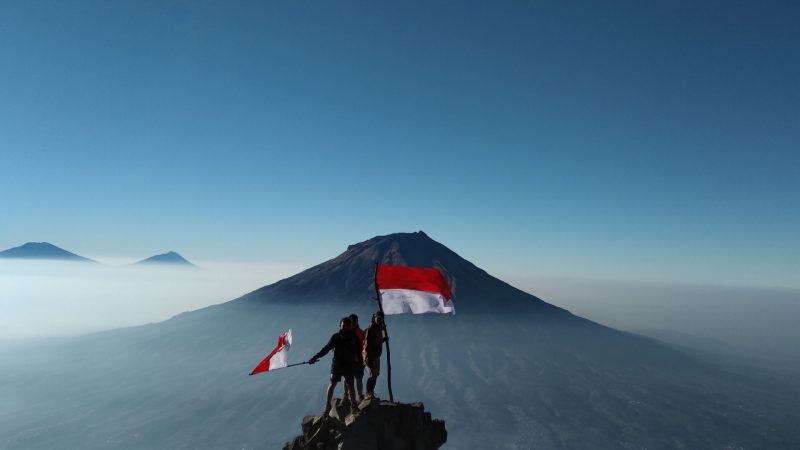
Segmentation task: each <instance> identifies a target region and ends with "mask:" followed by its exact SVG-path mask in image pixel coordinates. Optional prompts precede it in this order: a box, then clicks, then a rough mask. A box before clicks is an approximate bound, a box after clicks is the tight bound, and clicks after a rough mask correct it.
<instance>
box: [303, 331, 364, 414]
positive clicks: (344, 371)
mask: <svg viewBox="0 0 800 450" xmlns="http://www.w3.org/2000/svg"><path fill="white" fill-rule="evenodd" d="M357 343H358V338H357V337H356V335H355V334H354V333H353V330H351V323H350V318H349V317H343V318H342V319H341V320H340V321H339V332H338V333H335V334H333V336H331V338H330V339H329V340H328V343H327V344H325V346H324V347H322V350H320V351H319V352H317V354H316V355H314V356H312V357H311V359H310V360H308V363H309V364H315V363H316V362H317V361H319V359H320V358H322V357H323V356H325V355H327V354H328V352H330V351H331V350H333V360H332V361H331V376H330V384H328V391H327V398H326V402H325V411H324V412H323V413H322V415H323V416H327V415H328V413H329V412H330V410H331V402H332V401H333V390H334V389H335V388H336V385H337V384H338V383H339V381H341V380H342V378H344V398H348V397H349V398H350V399H355V395H353V371H354V368H355V357H354V355H355V352H356V348H357V345H358V344H357ZM355 406H356V405H355V403H354V402H353V401H351V403H350V408H351V409H353V408H355Z"/></svg>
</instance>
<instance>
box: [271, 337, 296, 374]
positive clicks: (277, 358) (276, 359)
mask: <svg viewBox="0 0 800 450" xmlns="http://www.w3.org/2000/svg"><path fill="white" fill-rule="evenodd" d="M291 346H292V330H289V331H287V332H286V340H285V341H284V344H283V348H282V349H280V350H278V351H277V352H276V353H275V354H274V355H272V358H270V360H269V370H275V369H282V368H284V367H286V366H288V365H289V347H291Z"/></svg>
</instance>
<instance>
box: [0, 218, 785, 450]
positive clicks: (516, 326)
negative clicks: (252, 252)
mask: <svg viewBox="0 0 800 450" xmlns="http://www.w3.org/2000/svg"><path fill="white" fill-rule="evenodd" d="M376 262H383V263H391V264H406V265H414V266H426V267H437V268H439V269H440V270H442V272H443V273H445V275H446V277H447V278H448V279H449V280H450V283H451V285H452V286H453V290H454V293H455V302H456V308H457V311H458V314H456V315H455V316H451V315H424V316H411V315H401V316H390V317H388V318H387V324H388V326H389V329H390V333H391V336H392V340H391V345H392V365H393V380H394V393H395V397H396V398H397V399H398V400H401V401H414V400H421V401H423V402H424V403H425V406H426V409H427V410H429V411H431V412H432V413H433V414H434V415H435V416H436V417H441V418H443V419H445V420H446V422H447V427H448V432H449V436H448V444H446V446H445V448H453V449H464V448H475V449H487V448H506V449H529V448H535V449H559V448H581V449H583V448H595V449H603V448H608V449H618V448H665V449H666V448H669V449H672V448H726V447H730V448H740V447H741V448H797V447H798V445H800V439H798V431H797V423H800V422H798V414H797V407H796V403H795V400H796V398H797V397H796V394H795V393H791V392H776V390H775V387H774V386H769V385H767V384H765V383H762V382H759V381H756V380H755V379H753V378H750V377H747V376H743V375H740V374H735V373H734V372H732V371H731V370H729V369H727V368H722V367H717V366H711V365H709V364H706V363H704V362H702V361H699V360H697V359H696V357H692V356H687V355H686V354H683V353H681V352H679V351H676V350H673V349H671V348H668V347H665V346H663V345H661V344H659V343H657V342H654V341H651V340H648V339H645V338H642V337H639V336H636V335H632V334H629V333H623V332H619V331H616V330H613V329H610V328H607V327H604V326H602V325H599V324H596V323H593V322H591V321H588V320H585V319H582V318H580V317H577V316H574V315H572V314H570V313H569V312H567V311H565V310H563V309H560V308H557V307H555V306H553V305H550V304H548V303H546V302H544V301H542V300H540V299H538V298H536V297H534V296H533V295H530V294H527V293H525V292H522V291H520V290H518V289H515V288H513V287H512V286H509V285H508V284H506V283H504V282H502V281H500V280H498V279H496V278H494V277H492V276H490V275H489V274H487V273H486V272H485V271H483V270H481V269H479V268H477V267H476V266H475V265H473V264H472V263H470V262H468V261H466V260H464V259H463V258H461V257H459V256H458V255H457V254H456V253H454V252H453V251H451V250H449V249H447V248H446V247H445V246H443V245H441V244H439V243H437V242H435V241H433V240H432V239H430V238H429V237H428V236H426V235H425V234H424V233H421V232H419V233H401V234H393V235H389V236H382V237H376V238H373V239H370V240H368V241H365V242H362V243H360V244H356V245H351V246H350V247H348V248H347V250H346V251H345V252H344V253H342V254H341V255H339V256H338V257H336V258H334V259H332V260H329V261H327V262H324V263H322V264H320V265H318V266H315V267H312V268H310V269H308V270H306V271H304V272H302V273H299V274H297V275H295V276H293V277H290V278H287V279H285V280H282V281H279V282H277V283H275V284H272V285H270V286H266V287H264V288H261V289H258V290H256V291H254V292H251V293H249V294H247V295H244V296H242V297H240V298H239V299H236V300H234V301H231V302H228V303H224V304H220V305H216V306H213V307H209V308H205V309H202V310H199V311H194V312H189V313H184V314H181V315H178V316H176V317H174V318H172V319H170V320H168V321H165V322H162V323H158V324H153V325H147V326H142V327H135V328H129V329H123V330H116V331H111V332H105V333H99V334H94V335H88V336H83V337H80V338H73V339H66V340H47V341H36V342H29V343H24V344H17V345H13V346H10V345H6V346H4V347H2V348H0V361H2V362H3V363H2V364H3V366H2V370H0V398H3V399H4V401H5V402H6V405H9V406H8V407H0V414H2V416H0V443H2V445H0V446H2V447H3V448H237V449H240V448H279V447H280V445H281V444H282V443H283V442H284V441H285V440H288V439H289V438H291V437H292V436H293V435H294V434H296V423H297V421H298V420H299V418H300V417H302V416H303V415H305V414H310V413H318V412H319V411H320V410H321V408H322V406H323V399H322V398H323V391H324V387H325V385H326V378H327V367H325V366H326V365H325V364H317V365H315V366H300V367H298V368H290V369H285V370H280V371H276V372H274V373H268V374H265V375H259V376H256V377H248V376H247V374H248V373H249V371H250V369H252V367H253V366H254V365H255V363H257V362H258V361H259V360H260V359H261V358H262V357H263V356H264V354H265V352H266V351H267V350H268V349H269V348H271V347H272V346H273V345H274V341H275V339H276V337H277V336H278V333H279V332H280V331H281V330H282V329H286V328H292V329H293V331H294V336H295V342H294V345H293V347H292V351H291V354H290V359H291V361H292V362H298V361H303V360H305V359H307V358H308V357H310V356H311V355H312V354H313V353H315V352H316V351H317V350H318V349H319V348H320V347H321V346H322V345H323V344H324V343H325V341H326V340H327V338H328V337H329V336H330V334H331V333H332V332H333V331H334V329H335V327H336V324H337V321H338V318H339V317H341V316H343V315H346V314H348V313H350V312H356V313H358V314H359V315H360V316H362V317H366V316H368V315H369V313H370V312H372V311H373V310H374V309H375V302H374V300H373V296H374V291H373V290H372V275H373V271H374V267H375V263H376ZM377 393H378V395H384V396H385V395H386V387H385V377H382V378H381V379H380V380H379V388H378V391H377Z"/></svg>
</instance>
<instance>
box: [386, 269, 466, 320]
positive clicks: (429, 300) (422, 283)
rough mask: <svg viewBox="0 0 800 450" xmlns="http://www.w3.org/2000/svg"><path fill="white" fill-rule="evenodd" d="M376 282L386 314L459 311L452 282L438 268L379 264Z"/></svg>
mask: <svg viewBox="0 0 800 450" xmlns="http://www.w3.org/2000/svg"><path fill="white" fill-rule="evenodd" d="M375 284H376V286H377V288H378V291H379V292H380V297H381V304H382V305H383V313H384V314H403V313H412V314H422V313H453V314H455V312H456V311H455V308H454V306H453V302H452V301H451V298H452V295H451V294H450V286H448V285H447V280H445V279H444V276H443V275H442V273H441V272H439V271H438V270H436V269H433V268H422V267H406V266H387V265H383V264H378V269H377V271H376V273H375Z"/></svg>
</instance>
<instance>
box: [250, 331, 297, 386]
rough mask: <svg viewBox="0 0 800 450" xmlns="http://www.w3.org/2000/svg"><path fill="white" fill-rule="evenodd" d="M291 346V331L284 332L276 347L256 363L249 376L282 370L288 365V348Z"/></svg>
mask: <svg viewBox="0 0 800 450" xmlns="http://www.w3.org/2000/svg"><path fill="white" fill-rule="evenodd" d="M291 346H292V330H289V331H284V332H283V333H281V335H280V337H279V338H278V345H276V346H275V348H273V349H272V351H271V352H269V355H267V357H266V358H264V360H263V361H261V362H260V363H258V365H257V366H256V368H255V369H253V371H252V372H250V375H255V374H257V373H261V372H267V371H269V370H275V369H282V368H284V367H286V366H288V365H289V347H291Z"/></svg>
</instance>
